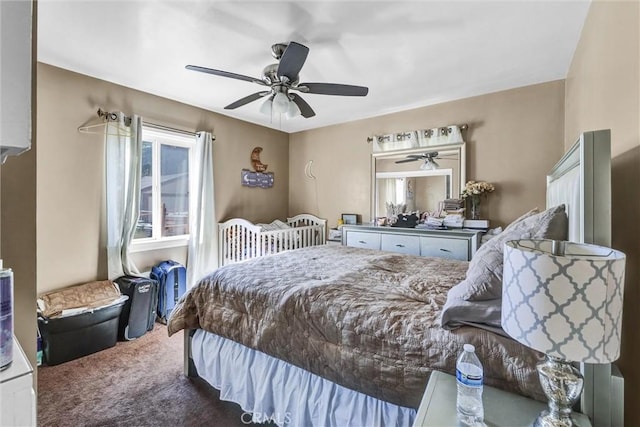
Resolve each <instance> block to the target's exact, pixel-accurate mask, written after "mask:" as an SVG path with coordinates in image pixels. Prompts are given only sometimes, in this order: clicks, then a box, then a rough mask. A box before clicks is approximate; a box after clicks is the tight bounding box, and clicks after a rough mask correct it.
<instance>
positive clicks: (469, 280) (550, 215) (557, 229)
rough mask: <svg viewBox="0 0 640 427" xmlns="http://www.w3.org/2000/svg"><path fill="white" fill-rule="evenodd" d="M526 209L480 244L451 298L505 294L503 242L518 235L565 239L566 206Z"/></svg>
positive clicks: (519, 236) (494, 296) (524, 237)
mask: <svg viewBox="0 0 640 427" xmlns="http://www.w3.org/2000/svg"><path fill="white" fill-rule="evenodd" d="M535 212H536V210H532V211H529V212H527V213H526V214H525V215H523V216H521V217H520V218H518V219H517V220H515V221H514V222H512V223H511V224H509V226H508V227H507V228H505V229H504V231H503V232H502V233H500V234H498V235H497V236H496V237H494V238H492V239H491V240H489V241H488V242H487V243H485V244H484V245H482V246H480V248H479V249H478V251H477V252H476V254H475V255H474V256H473V259H472V260H471V262H470V263H469V268H468V269H467V277H466V278H465V280H463V281H462V282H460V283H458V284H457V285H456V286H454V287H453V288H451V290H450V291H449V294H448V298H454V299H462V300H465V301H484V300H490V299H499V298H501V297H502V259H503V247H504V243H505V242H508V241H509V240H517V239H552V240H566V239H567V230H568V220H567V215H566V213H565V206H564V205H559V206H556V207H553V208H550V209H547V210H546V211H544V212H540V213H535Z"/></svg>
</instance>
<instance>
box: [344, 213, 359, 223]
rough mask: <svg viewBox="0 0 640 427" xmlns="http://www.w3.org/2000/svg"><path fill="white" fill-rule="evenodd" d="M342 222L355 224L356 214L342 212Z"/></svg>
mask: <svg viewBox="0 0 640 427" xmlns="http://www.w3.org/2000/svg"><path fill="white" fill-rule="evenodd" d="M342 223H343V224H345V225H356V224H357V223H358V215H357V214H347V213H343V214H342Z"/></svg>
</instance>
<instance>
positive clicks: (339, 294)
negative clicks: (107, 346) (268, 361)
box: [168, 245, 544, 408]
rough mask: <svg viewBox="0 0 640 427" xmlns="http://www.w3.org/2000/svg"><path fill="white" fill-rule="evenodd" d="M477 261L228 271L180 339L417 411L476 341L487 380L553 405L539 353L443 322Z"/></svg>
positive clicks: (176, 322)
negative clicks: (281, 364) (227, 344)
mask: <svg viewBox="0 0 640 427" xmlns="http://www.w3.org/2000/svg"><path fill="white" fill-rule="evenodd" d="M466 269H467V263H466V262H461V261H454V260H446V259H441V258H427V257H415V256H407V255H400V254H395V253H389V252H381V251H370V250H365V249H357V248H351V247H346V246H334V245H324V246H314V247H309V248H303V249H297V250H294V251H290V252H285V253H281V254H278V255H273V256H269V257H263V258H257V259H254V260H251V261H247V262H244V263H239V264H232V265H227V266H224V267H222V268H220V269H218V270H216V271H215V272H214V273H213V274H211V275H209V276H207V277H205V278H203V279H202V280H201V281H200V282H199V284H198V285H196V286H195V287H193V288H192V289H191V290H189V292H187V293H186V294H185V296H184V297H183V298H182V300H181V301H180V302H179V303H178V305H177V306H176V308H175V309H174V311H173V313H172V315H171V319H170V321H169V325H168V327H169V334H174V333H175V332H177V331H179V330H181V329H187V328H202V329H204V330H206V331H209V332H212V333H214V334H217V335H219V336H222V337H224V338H228V339H231V340H233V341H236V342H239V343H241V344H243V345H245V346H248V347H251V348H253V349H257V350H260V351H262V352H264V353H266V354H268V355H270V356H273V357H277V358H279V359H282V360H285V361H287V362H289V363H291V364H293V365H296V366H298V367H301V368H303V369H306V370H308V371H310V372H312V373H314V374H317V375H319V376H321V377H324V378H326V379H329V380H331V381H333V382H335V383H338V384H340V385H342V386H345V387H347V388H350V389H352V390H356V391H359V392H362V393H365V394H368V395H370V396H373V397H376V398H379V399H382V400H385V401H388V402H392V403H395V404H398V405H401V406H406V407H413V408H417V407H418V406H419V403H420V399H421V396H422V394H423V392H424V388H425V385H426V382H427V379H428V377H429V373H430V371H431V370H440V371H444V372H449V373H455V363H456V357H457V355H458V353H459V352H460V351H461V349H462V345H463V344H464V343H472V344H474V345H475V346H476V352H477V353H478V356H479V357H480V360H481V361H482V363H483V365H484V370H485V374H484V375H485V384H488V385H493V386H497V387H500V388H503V389H506V390H509V391H513V392H516V393H519V394H524V395H528V396H530V397H534V398H536V399H540V400H541V399H544V397H543V394H542V391H541V389H540V385H539V381H538V377H537V372H536V370H535V365H536V363H537V362H538V361H539V360H540V355H539V353H536V352H535V351H533V350H531V349H528V348H526V347H524V346H522V345H520V344H518V343H517V342H515V341H513V340H511V339H509V338H507V337H504V336H501V335H497V334H495V333H493V332H489V331H486V330H482V329H478V328H474V327H471V326H465V327H461V328H459V329H456V330H454V331H447V330H444V329H442V328H440V326H439V316H440V311H441V309H442V306H443V304H444V302H445V299H446V295H447V291H448V290H449V288H451V287H452V286H453V285H455V284H456V283H458V282H459V281H461V280H462V279H463V278H464V276H465V272H466Z"/></svg>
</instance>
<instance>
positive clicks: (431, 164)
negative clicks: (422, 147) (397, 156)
mask: <svg viewBox="0 0 640 427" xmlns="http://www.w3.org/2000/svg"><path fill="white" fill-rule="evenodd" d="M435 159H438V160H442V159H454V157H447V156H444V157H438V152H437V151H432V152H430V153H422V154H409V155H408V156H407V157H406V159H402V160H396V163H409V162H415V161H416V160H424V163H423V164H422V165H420V169H424V170H435V169H438V168H439V167H440V165H439V164H438V163H437V162H436V161H435Z"/></svg>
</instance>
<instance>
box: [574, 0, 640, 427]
mask: <svg viewBox="0 0 640 427" xmlns="http://www.w3.org/2000/svg"><path fill="white" fill-rule="evenodd" d="M639 28H640V6H639V4H638V2H613V1H595V2H594V3H592V5H591V9H590V11H589V15H588V16H587V20H586V22H585V26H584V28H583V31H582V35H581V38H580V43H579V44H578V47H577V49H576V52H575V54H574V57H573V61H572V63H571V68H570V69H569V73H568V75H567V80H566V95H565V99H566V104H565V114H566V117H565V147H567V148H568V147H569V146H570V145H571V144H572V143H573V142H574V141H575V139H576V137H577V136H578V135H579V133H580V132H582V131H588V130H596V129H611V149H612V176H611V183H612V204H611V210H612V220H613V221H612V222H613V224H612V246H613V247H615V248H617V249H620V250H622V251H623V252H625V253H626V255H627V270H626V285H625V290H624V300H625V301H624V311H623V326H622V327H623V330H622V355H621V357H620V360H619V361H618V366H619V367H620V370H621V371H622V373H623V375H624V377H625V381H624V383H625V425H628V426H635V425H640V413H639V412H638V406H639V405H640V387H639V386H638V384H639V382H640V367H639V366H638V360H640V329H639V328H638V325H639V324H640V312H639V311H638V309H637V306H636V304H637V302H638V300H640V232H638V218H640V192H639V191H638V184H639V183H640V59H639V58H640V30H639Z"/></svg>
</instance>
